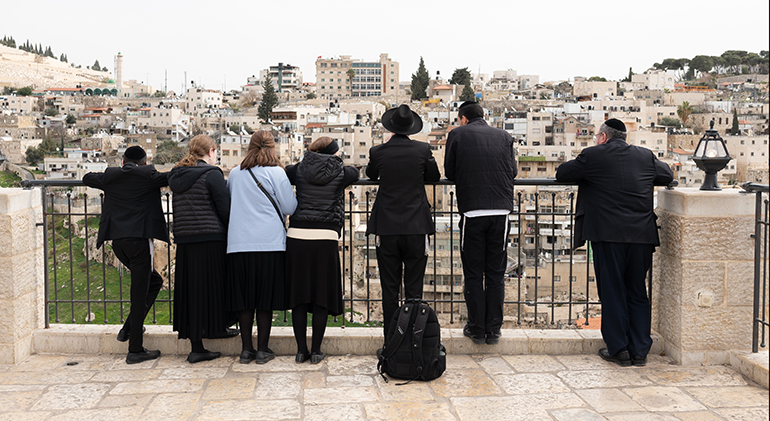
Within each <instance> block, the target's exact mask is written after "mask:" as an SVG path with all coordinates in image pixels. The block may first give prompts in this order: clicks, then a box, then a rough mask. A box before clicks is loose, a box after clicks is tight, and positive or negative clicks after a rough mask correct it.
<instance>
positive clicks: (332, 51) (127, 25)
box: [0, 0, 770, 92]
mask: <svg viewBox="0 0 770 421" xmlns="http://www.w3.org/2000/svg"><path fill="white" fill-rule="evenodd" d="M769 3H770V2H768V1H767V0H732V1H730V2H721V3H718V6H716V5H711V4H710V2H701V3H698V2H685V1H670V0H669V1H662V0H647V1H635V2H625V1H585V2H576V1H562V0H552V1H527V2H523V1H514V0H489V1H457V0H445V1H443V2H432V1H431V2H423V1H420V0H411V1H404V0H388V1H382V2H371V1H364V0H358V1H356V0H327V1H324V0H294V1H287V2H283V1H278V0H272V1H264V0H263V1H228V0H223V1H198V0H192V1H186V2H178V1H166V0H154V1H146V0H135V1H99V2H95V1H72V2H66V1H60V0H59V1H51V0H44V1H29V0H27V1H21V0H8V1H5V2H4V5H3V7H2V16H0V37H1V36H3V35H10V36H13V37H14V39H15V40H16V43H17V44H22V43H24V42H25V41H26V40H27V39H29V40H30V42H32V43H35V44H37V43H41V44H43V47H44V48H45V47H47V46H49V45H50V46H51V48H52V50H53V52H54V53H55V54H56V56H57V57H58V56H59V55H60V54H61V53H66V54H67V56H68V58H69V61H70V63H72V62H74V63H76V64H80V65H82V66H83V67H85V66H86V65H89V66H90V65H92V64H93V63H94V60H96V59H98V60H99V63H100V64H101V65H102V66H108V67H109V68H110V70H111V71H113V72H114V56H115V55H116V54H117V53H118V52H121V53H122V54H123V56H124V66H123V68H124V79H125V80H128V79H137V80H139V81H144V82H147V83H149V84H150V85H152V86H154V87H156V88H158V89H162V88H163V85H164V72H166V71H167V72H168V89H170V90H175V91H177V92H179V91H180V90H181V88H182V85H183V84H184V80H185V79H184V78H185V71H186V72H187V82H188V84H189V83H190V81H195V82H196V83H198V84H203V85H204V86H205V87H206V88H210V89H222V88H226V89H228V90H230V89H237V88H239V87H240V86H241V85H244V84H245V83H246V78H247V77H248V76H251V75H258V74H259V70H260V69H265V68H267V67H268V66H270V65H277V64H278V62H283V63H287V64H291V65H295V66H299V67H300V69H301V71H302V73H303V78H304V80H305V81H306V82H314V81H315V60H316V58H317V57H318V56H323V57H325V58H330V57H336V56H339V55H351V56H353V58H354V59H363V60H365V61H377V60H378V59H379V55H380V53H388V54H389V56H390V57H391V58H392V59H394V60H396V61H398V62H399V63H400V65H401V69H400V72H401V74H400V80H402V81H408V80H411V74H412V73H413V72H415V71H416V70H417V65H418V63H419V61H420V56H422V57H423V58H424V59H425V65H426V67H427V69H428V71H429V72H430V74H431V77H435V75H436V71H440V72H441V75H442V76H444V77H449V76H450V75H451V73H452V71H453V70H454V69H455V68H458V67H468V68H469V69H470V70H471V72H473V73H477V72H478V71H479V69H480V70H481V73H489V74H491V73H492V72H493V71H494V70H504V69H513V70H516V71H517V72H518V74H536V75H539V76H540V80H541V82H543V81H550V80H566V79H572V78H574V77H575V76H594V75H596V76H604V77H606V78H607V79H615V80H616V79H620V78H623V77H625V76H626V75H627V74H628V68H629V67H632V68H633V70H634V72H636V73H641V72H643V71H644V70H646V69H647V68H649V67H650V66H652V64H653V63H655V62H660V61H662V60H663V59H665V58H668V57H672V58H681V57H685V58H692V57H693V56H695V55H699V54H704V55H720V54H722V53H723V52H724V51H725V50H729V49H736V50H746V51H749V52H756V53H759V51H760V50H767V49H768V43H769V42H768V36H769V35H768V34H770V18H768V15H769V10H768V9H769V8H770V6H769Z"/></svg>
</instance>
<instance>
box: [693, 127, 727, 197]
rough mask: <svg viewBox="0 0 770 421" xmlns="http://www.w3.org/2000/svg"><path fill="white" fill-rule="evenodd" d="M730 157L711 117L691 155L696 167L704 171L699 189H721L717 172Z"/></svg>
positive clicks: (725, 164)
mask: <svg viewBox="0 0 770 421" xmlns="http://www.w3.org/2000/svg"><path fill="white" fill-rule="evenodd" d="M730 159H732V158H730V154H729V153H728V152H727V146H726V145H725V141H724V139H722V137H721V136H719V132H717V131H716V130H714V120H713V119H712V120H711V123H710V129H708V130H706V134H704V135H703V137H702V138H701V139H700V140H699V141H698V147H697V148H695V153H694V154H693V155H692V160H693V161H695V164H696V165H697V166H698V168H700V169H701V170H703V171H705V172H706V178H704V179H703V185H701V186H700V189H701V190H722V188H721V187H719V183H717V172H719V171H721V170H723V169H724V168H725V166H727V163H728V162H730Z"/></svg>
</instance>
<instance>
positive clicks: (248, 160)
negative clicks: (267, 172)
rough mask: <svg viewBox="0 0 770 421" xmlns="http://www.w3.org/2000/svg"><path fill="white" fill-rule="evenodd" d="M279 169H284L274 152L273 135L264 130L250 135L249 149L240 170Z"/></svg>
mask: <svg viewBox="0 0 770 421" xmlns="http://www.w3.org/2000/svg"><path fill="white" fill-rule="evenodd" d="M257 165H259V166H260V167H281V168H284V166H283V164H282V163H281V161H280V160H278V154H276V152H275V139H274V138H273V135H272V134H271V133H270V132H268V131H266V130H257V131H256V132H254V134H252V135H251V142H250V143H249V149H248V150H247V151H246V156H245V157H244V158H243V161H241V165H240V168H241V169H242V170H247V169H249V168H252V167H256V166H257Z"/></svg>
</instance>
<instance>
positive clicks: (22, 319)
mask: <svg viewBox="0 0 770 421" xmlns="http://www.w3.org/2000/svg"><path fill="white" fill-rule="evenodd" d="M40 194H41V193H40V191H38V190H23V189H0V364H18V363H20V362H22V361H24V360H25V359H26V358H27V357H29V356H30V355H31V354H32V352H33V351H34V343H33V333H34V332H35V330H37V329H40V328H43V327H44V326H45V316H44V315H45V313H44V308H45V305H44V282H43V267H44V265H45V262H43V250H42V248H43V243H42V232H41V231H40V229H39V228H38V226H37V222H38V221H39V220H40V216H41V215H42V210H41V195H40Z"/></svg>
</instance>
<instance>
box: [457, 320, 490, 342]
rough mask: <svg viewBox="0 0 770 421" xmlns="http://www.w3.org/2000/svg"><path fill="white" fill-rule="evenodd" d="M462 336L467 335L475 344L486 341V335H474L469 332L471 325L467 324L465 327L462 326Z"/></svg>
mask: <svg viewBox="0 0 770 421" xmlns="http://www.w3.org/2000/svg"><path fill="white" fill-rule="evenodd" d="M463 336H467V337H468V338H470V339H471V341H473V343H474V344H476V345H483V344H485V343H487V338H486V337H484V336H477V335H474V334H473V333H472V332H471V327H470V326H468V325H465V327H463Z"/></svg>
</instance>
